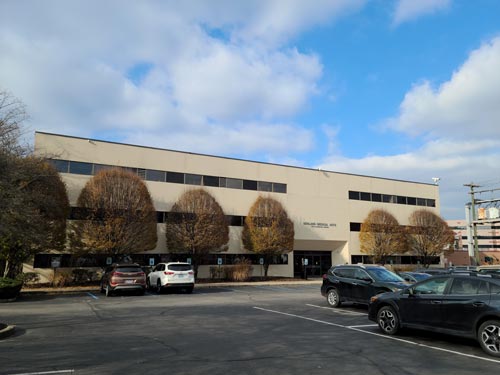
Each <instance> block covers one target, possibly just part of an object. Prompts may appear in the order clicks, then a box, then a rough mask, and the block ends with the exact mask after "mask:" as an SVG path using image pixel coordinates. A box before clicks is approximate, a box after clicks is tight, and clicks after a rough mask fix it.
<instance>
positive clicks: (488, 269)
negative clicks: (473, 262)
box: [477, 264, 500, 274]
mask: <svg viewBox="0 0 500 375" xmlns="http://www.w3.org/2000/svg"><path fill="white" fill-rule="evenodd" d="M477 272H478V273H480V274H488V273H492V274H500V264H493V265H484V266H478V267H477Z"/></svg>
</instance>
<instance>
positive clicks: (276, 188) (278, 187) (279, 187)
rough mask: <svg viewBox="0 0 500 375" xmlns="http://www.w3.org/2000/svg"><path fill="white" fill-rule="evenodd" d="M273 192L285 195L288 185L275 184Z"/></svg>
mask: <svg viewBox="0 0 500 375" xmlns="http://www.w3.org/2000/svg"><path fill="white" fill-rule="evenodd" d="M273 191H274V192H275V193H283V194H286V184H280V183H278V182H274V183H273Z"/></svg>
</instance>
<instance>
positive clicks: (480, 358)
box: [253, 306, 500, 363]
mask: <svg viewBox="0 0 500 375" xmlns="http://www.w3.org/2000/svg"><path fill="white" fill-rule="evenodd" d="M253 308H254V309H256V310H261V311H265V312H269V313H273V314H280V315H286V316H290V317H292V318H298V319H304V320H309V321H311V322H315V323H321V324H326V325H329V326H335V327H339V328H345V329H350V330H352V331H356V332H361V333H365V334H368V335H374V336H378V337H381V338H384V339H387V340H394V341H399V342H402V343H405V344H410V345H415V346H419V347H422V348H427V349H432V350H438V351H442V352H446V353H450V354H456V355H459V356H462V357H468V358H474V359H479V360H481V361H487V362H494V363H500V360H498V359H493V358H486V357H480V356H477V355H474V354H467V353H461V352H458V351H456V350H450V349H445V348H440V347H437V346H432V345H426V344H421V343H418V342H415V341H410V340H404V339H400V338H397V337H394V336H388V335H384V334H381V333H375V332H370V331H365V330H363V329H360V328H357V327H356V326H345V325H342V324H337V323H331V322H325V321H324V320H319V319H312V318H309V317H307V316H301V315H296V314H290V313H286V312H283V311H276V310H269V309H263V308H261V307H257V306H254V307H253Z"/></svg>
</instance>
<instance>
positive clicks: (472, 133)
mask: <svg viewBox="0 0 500 375" xmlns="http://www.w3.org/2000/svg"><path fill="white" fill-rule="evenodd" d="M499 71H500V37H497V38H494V39H492V40H491V41H489V42H487V43H485V44H483V45H482V46H481V47H480V48H479V49H477V50H475V51H473V52H472V53H471V54H470V56H469V58H468V59H467V61H466V62H465V63H464V64H463V65H462V66H461V67H460V68H459V69H458V70H457V71H456V72H455V73H454V74H453V76H452V77H451V79H450V80H449V81H447V82H445V83H443V84H441V85H440V86H439V87H437V88H433V87H432V85H431V84H430V82H427V81H424V82H423V83H420V84H417V85H415V86H414V87H413V88H412V89H411V90H410V91H409V92H408V93H407V94H406V95H405V98H404V100H403V102H402V103H401V105H400V113H399V115H398V116H397V117H395V118H392V119H389V120H388V121H387V122H386V124H385V125H386V126H388V127H390V128H392V129H394V130H397V131H401V132H404V133H407V134H411V135H421V134H427V135H430V136H434V137H436V136H437V137H441V136H447V137H452V138H478V137H479V138H481V137H499V136H500V126H498V125H497V124H498V123H500V106H499V105H498V98H500V75H499V74H498V72H499Z"/></svg>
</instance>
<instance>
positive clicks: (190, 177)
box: [35, 132, 439, 277]
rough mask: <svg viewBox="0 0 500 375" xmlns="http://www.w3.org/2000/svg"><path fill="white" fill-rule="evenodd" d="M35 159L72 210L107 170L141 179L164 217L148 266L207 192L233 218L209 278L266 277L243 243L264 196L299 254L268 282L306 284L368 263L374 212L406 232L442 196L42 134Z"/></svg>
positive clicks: (428, 188)
mask: <svg viewBox="0 0 500 375" xmlns="http://www.w3.org/2000/svg"><path fill="white" fill-rule="evenodd" d="M35 152H36V154H37V155H39V156H43V157H46V158H48V159H50V161H51V163H52V164H53V165H54V166H55V167H56V168H57V170H58V171H59V172H60V173H61V175H62V178H63V180H64V182H65V183H66V186H67V189H68V194H69V199H70V204H71V206H72V207H75V206H76V202H77V198H78V195H79V193H80V191H81V189H82V188H83V186H84V185H85V183H86V182H87V181H88V180H89V179H90V178H92V176H93V175H94V174H96V173H97V172H98V171H99V170H102V169H103V168H109V167H121V168H126V169H127V170H129V171H131V172H133V173H136V174H137V175H139V176H140V177H141V178H143V179H144V181H145V183H146V185H147V187H148V189H149V191H150V194H151V196H152V198H153V201H154V205H155V208H156V211H157V216H158V243H157V246H156V248H155V249H153V250H150V251H147V252H143V256H144V259H145V261H146V260H147V261H148V262H150V263H152V262H158V261H160V260H164V259H169V256H170V255H169V254H170V253H169V252H168V250H167V248H166V241H165V234H164V225H165V224H164V219H165V214H166V213H168V212H169V210H170V209H171V207H172V205H173V204H174V203H175V202H176V200H177V199H178V198H179V197H180V196H181V194H182V193H184V192H185V191H186V190H188V189H192V188H195V187H203V188H205V189H206V190H207V191H208V192H209V193H210V194H211V195H212V196H213V197H215V199H217V201H218V202H219V204H220V205H221V207H222V209H223V210H224V212H225V214H226V216H227V218H228V221H229V223H230V241H229V249H228V251H227V252H225V253H220V254H214V256H213V258H211V259H212V260H211V261H209V264H207V265H205V266H202V267H201V268H200V274H201V276H202V277H203V276H207V275H208V273H209V268H210V267H212V266H214V265H217V264H218V263H220V262H222V264H223V265H225V264H231V263H233V262H234V260H235V259H236V258H238V257H242V256H244V257H248V258H249V259H252V262H253V263H254V264H255V266H254V275H257V276H258V275H260V272H262V271H261V269H260V267H259V261H258V259H257V258H255V257H254V256H253V255H252V254H251V253H249V252H248V251H245V249H244V248H243V246H242V243H241V231H242V227H243V221H244V218H245V216H246V215H247V213H248V211H249V209H250V207H251V205H252V204H253V203H254V202H255V200H256V199H257V197H258V196H259V195H264V196H271V197H272V198H274V199H276V200H278V201H280V202H281V203H282V205H283V206H284V207H285V209H286V210H287V212H288V215H289V217H290V219H291V220H292V221H293V222H294V229H295V240H294V247H293V251H292V252H290V253H289V254H287V255H285V256H282V257H279V258H277V259H275V261H274V264H271V266H270V268H269V275H270V276H301V275H303V273H304V271H307V273H308V275H316V276H320V275H321V274H323V273H324V272H326V270H328V268H329V267H330V266H331V265H332V264H345V263H358V262H367V261H369V259H368V258H367V257H366V255H363V254H362V253H361V252H360V250H359V249H360V246H359V238H358V236H359V230H360V227H361V223H362V222H363V220H364V219H365V218H366V216H367V215H368V213H369V212H370V211H371V210H373V209H377V208H383V209H386V210H387V211H389V212H390V213H392V214H393V215H394V216H395V217H396V219H397V220H398V221H399V223H400V224H401V225H407V223H408V217H409V216H410V214H411V213H412V212H413V211H414V210H416V209H421V208H426V209H429V210H432V211H433V212H435V213H436V214H439V189H438V186H436V185H434V184H426V183H418V182H411V181H401V180H394V179H386V178H378V177H371V176H361V175H354V174H348V173H337V172H331V171H325V170H318V169H308V168H301V167H292V166H284V165H277V164H269V163H261V162H254V161H247V160H240V159H232V158H224V157H216V156H210V155H203V154H195V153H189V152H179V151H172V150H165V149H158V148H151V147H143V146H135V145H129V144H122V143H114V142H107V141H100V140H93V139H86V138H77V137H71V136H64V135H57V134H48V133H42V132H37V133H36V134H35ZM393 261H394V263H403V264H405V263H416V261H415V260H414V259H413V257H411V256H401V257H394V259H393ZM42 263H43V262H42ZM305 263H306V264H307V265H306V266H305V265H304V264H305ZM35 266H36V264H35ZM41 266H43V265H40V267H41Z"/></svg>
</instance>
